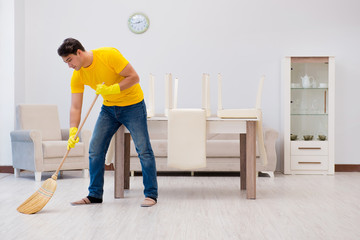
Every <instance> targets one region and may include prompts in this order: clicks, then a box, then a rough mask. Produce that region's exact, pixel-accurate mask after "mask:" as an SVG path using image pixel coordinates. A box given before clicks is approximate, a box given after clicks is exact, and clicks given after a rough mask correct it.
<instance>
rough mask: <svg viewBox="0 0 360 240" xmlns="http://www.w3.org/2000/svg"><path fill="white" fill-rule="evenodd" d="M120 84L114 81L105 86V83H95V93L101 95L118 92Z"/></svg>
mask: <svg viewBox="0 0 360 240" xmlns="http://www.w3.org/2000/svg"><path fill="white" fill-rule="evenodd" d="M119 93H120V86H119V84H118V83H115V84H113V85H110V86H106V85H105V84H98V85H96V94H101V95H110V94H119Z"/></svg>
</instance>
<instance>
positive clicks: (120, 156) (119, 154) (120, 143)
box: [114, 126, 125, 198]
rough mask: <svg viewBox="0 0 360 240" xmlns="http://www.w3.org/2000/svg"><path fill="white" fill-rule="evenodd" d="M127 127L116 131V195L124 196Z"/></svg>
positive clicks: (118, 196) (117, 196)
mask: <svg viewBox="0 0 360 240" xmlns="http://www.w3.org/2000/svg"><path fill="white" fill-rule="evenodd" d="M124 135H125V127H124V126H121V127H120V128H119V130H118V131H117V132H116V133H115V160H114V163H115V166H114V168H115V169H114V197H115V198H124V187H125V186H124V184H125V183H124V179H125V176H124V163H125V144H124V143H125V136H124Z"/></svg>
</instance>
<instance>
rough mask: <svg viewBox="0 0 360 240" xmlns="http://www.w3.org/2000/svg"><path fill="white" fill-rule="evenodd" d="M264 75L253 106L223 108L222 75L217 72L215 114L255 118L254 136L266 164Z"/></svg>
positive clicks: (227, 116)
mask: <svg viewBox="0 0 360 240" xmlns="http://www.w3.org/2000/svg"><path fill="white" fill-rule="evenodd" d="M264 79H265V77H264V76H262V77H261V78H260V83H259V87H258V91H257V95H256V103H255V107H254V108H248V109H223V106H222V77H221V74H220V73H219V74H218V111H217V116H218V117H220V118H245V119H257V120H258V121H257V124H256V137H257V145H258V148H259V153H260V157H261V159H262V163H263V165H266V164H267V162H268V161H267V154H266V150H265V144H264V134H263V126H262V111H261V96H262V89H263V85H264Z"/></svg>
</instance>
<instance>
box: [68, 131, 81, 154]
mask: <svg viewBox="0 0 360 240" xmlns="http://www.w3.org/2000/svg"><path fill="white" fill-rule="evenodd" d="M77 131H78V129H77V127H72V128H70V130H69V140H68V145H67V150H70V148H74V147H75V144H76V143H78V142H79V137H77V138H76V139H75V138H74V137H75V135H76V133H77Z"/></svg>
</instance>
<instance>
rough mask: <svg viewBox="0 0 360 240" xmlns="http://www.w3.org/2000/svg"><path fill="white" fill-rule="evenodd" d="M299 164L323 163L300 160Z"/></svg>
mask: <svg viewBox="0 0 360 240" xmlns="http://www.w3.org/2000/svg"><path fill="white" fill-rule="evenodd" d="M298 163H299V164H321V162H298Z"/></svg>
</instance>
